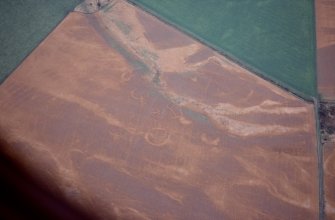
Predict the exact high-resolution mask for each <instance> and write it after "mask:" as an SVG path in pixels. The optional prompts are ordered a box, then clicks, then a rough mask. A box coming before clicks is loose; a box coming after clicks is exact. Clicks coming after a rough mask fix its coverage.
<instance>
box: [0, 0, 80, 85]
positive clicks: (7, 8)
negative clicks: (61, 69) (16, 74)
mask: <svg viewBox="0 0 335 220" xmlns="http://www.w3.org/2000/svg"><path fill="white" fill-rule="evenodd" d="M80 2H81V1H80V0H0V31H1V32H0V82H2V81H3V80H4V79H5V78H6V76H8V75H9V74H10V73H11V72H12V71H13V70H14V69H15V67H16V66H17V65H18V64H19V63H20V62H21V61H22V60H23V59H24V58H25V57H26V56H27V55H28V54H29V53H30V52H31V51H32V50H33V49H34V48H35V47H36V46H37V45H38V44H39V43H40V42H41V41H42V40H43V39H44V38H45V37H46V36H47V35H48V34H49V33H50V31H52V29H53V28H54V27H55V26H56V25H57V24H58V23H59V22H60V21H61V20H62V19H63V18H64V17H65V16H66V15H67V14H68V12H69V11H72V10H73V8H74V7H75V6H76V5H77V4H79V3H80Z"/></svg>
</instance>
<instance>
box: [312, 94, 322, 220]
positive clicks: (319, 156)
mask: <svg viewBox="0 0 335 220" xmlns="http://www.w3.org/2000/svg"><path fill="white" fill-rule="evenodd" d="M313 102H314V111H315V113H314V114H315V126H316V141H317V143H316V144H317V145H316V147H317V152H316V153H317V159H318V185H319V186H318V188H319V189H318V192H319V220H324V219H325V195H324V170H323V162H324V158H323V145H322V143H321V135H320V117H319V105H320V101H319V99H317V98H314V99H313Z"/></svg>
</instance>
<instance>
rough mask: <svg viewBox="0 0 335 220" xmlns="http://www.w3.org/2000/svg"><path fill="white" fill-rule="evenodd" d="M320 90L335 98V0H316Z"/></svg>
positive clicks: (332, 98) (321, 92)
mask: <svg viewBox="0 0 335 220" xmlns="http://www.w3.org/2000/svg"><path fill="white" fill-rule="evenodd" d="M315 6H316V28H317V66H318V70H317V73H318V90H319V93H320V94H321V96H322V98H323V99H326V100H335V62H334V58H335V13H334V12H335V1H333V0H316V1H315Z"/></svg>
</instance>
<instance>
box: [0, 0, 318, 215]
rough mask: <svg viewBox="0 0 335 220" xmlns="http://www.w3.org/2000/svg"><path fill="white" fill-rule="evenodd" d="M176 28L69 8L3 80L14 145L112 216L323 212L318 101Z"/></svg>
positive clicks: (126, 9)
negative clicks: (277, 83)
mask: <svg viewBox="0 0 335 220" xmlns="http://www.w3.org/2000/svg"><path fill="white" fill-rule="evenodd" d="M114 3H115V2H114ZM157 27H159V30H161V31H166V32H169V34H170V37H171V38H174V40H172V41H169V40H167V39H164V38H163V39H162V40H161V42H160V39H161V38H160V37H159V36H160V33H158V35H159V36H158V35H157V36H156V35H155V32H154V29H156V28H157ZM170 30H171V28H170V27H168V26H167V25H165V24H163V23H161V22H160V21H158V20H156V19H155V18H153V17H152V16H150V15H148V14H146V13H144V12H142V11H140V10H139V9H136V8H134V7H133V6H132V5H129V4H128V3H126V2H122V1H117V2H116V4H115V5H114V6H113V7H112V8H111V10H105V11H100V12H97V13H95V14H94V15H84V14H80V13H71V14H70V15H69V16H68V17H67V18H66V19H65V20H64V21H63V22H62V23H61V24H60V25H59V26H58V28H57V29H56V30H55V31H54V32H53V33H52V34H51V35H50V36H49V37H48V38H47V39H46V40H45V41H44V42H43V43H42V44H41V45H40V46H39V47H38V48H37V49H36V50H35V51H34V52H33V53H32V54H31V55H30V56H29V57H28V58H27V59H26V60H25V61H24V62H23V63H22V65H21V66H20V67H19V68H18V69H17V70H16V71H15V72H14V73H13V74H12V75H11V76H10V77H9V78H8V79H7V81H6V82H5V83H4V84H3V85H2V86H1V87H0V111H1V114H0V129H1V130H3V131H4V132H2V133H1V134H2V138H4V139H6V140H7V141H8V142H9V143H10V145H11V146H10V148H7V149H6V151H7V152H8V153H10V154H12V155H15V156H16V157H17V158H20V159H21V160H24V161H26V163H27V166H28V167H30V168H31V170H35V171H36V172H37V173H38V174H39V175H41V176H52V178H53V180H54V183H50V187H58V188H59V190H60V191H61V192H62V193H63V194H64V196H66V197H67V198H68V199H69V200H70V201H73V202H75V203H78V204H81V205H82V206H84V207H85V208H86V209H87V210H92V211H94V212H98V213H99V215H100V217H101V218H108V217H110V215H112V214H113V213H116V215H118V216H120V217H121V218H125V219H127V218H128V219H133V218H137V219H151V218H152V219H317V217H318V180H317V178H318V175H317V157H316V131H315V122H314V108H313V105H312V104H309V103H306V102H304V101H302V100H300V99H298V98H297V97H295V96H293V95H291V94H289V93H287V92H286V91H283V90H281V89H280V88H278V87H276V86H274V85H272V84H270V83H268V82H266V81H264V80H263V79H260V78H258V77H256V76H254V75H253V74H251V73H250V72H248V71H247V70H244V69H242V68H240V67H239V66H237V65H235V64H233V63H231V62H230V61H228V60H227V59H225V58H224V57H222V56H220V55H218V54H217V53H215V52H214V51H211V50H210V49H208V48H206V47H205V46H203V45H201V44H199V43H198V42H196V41H193V40H192V39H190V38H188V37H186V36H184V35H182V34H181V33H179V32H177V31H171V32H170ZM179 39H180V41H179ZM292 122H294V123H292Z"/></svg>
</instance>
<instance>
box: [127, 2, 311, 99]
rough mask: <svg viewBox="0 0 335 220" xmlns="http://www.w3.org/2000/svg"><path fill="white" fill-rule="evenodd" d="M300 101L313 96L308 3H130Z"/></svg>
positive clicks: (309, 8) (309, 9)
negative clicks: (182, 31) (229, 58)
mask: <svg viewBox="0 0 335 220" xmlns="http://www.w3.org/2000/svg"><path fill="white" fill-rule="evenodd" d="M131 2H133V3H135V4H137V5H140V6H141V7H143V8H145V9H146V10H148V11H150V12H151V13H153V14H155V15H156V16H158V17H161V18H162V19H164V20H166V21H167V22H170V23H173V24H174V25H176V26H177V27H179V28H181V29H183V30H184V31H186V32H188V33H189V34H191V35H193V36H194V37H196V38H198V39H200V40H202V41H204V42H206V43H207V44H209V45H211V46H212V47H214V48H215V49H217V50H219V51H221V52H222V53H224V54H226V55H228V56H230V57H231V58H233V59H235V60H236V61H238V62H240V63H242V64H243V65H245V66H246V67H248V68H249V69H251V70H253V71H255V72H257V73H259V74H261V75H263V76H264V77H265V78H267V79H270V80H272V81H274V82H276V83H277V84H280V85H282V86H284V87H285V88H288V89H290V90H291V91H292V92H295V93H297V94H298V95H300V96H303V97H305V98H309V97H310V96H314V95H315V93H316V76H315V37H314V35H315V29H314V6H313V4H314V1H313V0H297V1H292V0H238V1H237V0H206V1H204V0H159V1H158V0H131Z"/></svg>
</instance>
